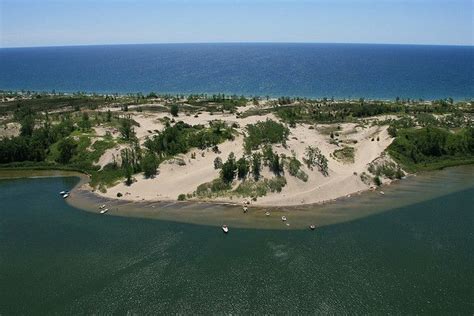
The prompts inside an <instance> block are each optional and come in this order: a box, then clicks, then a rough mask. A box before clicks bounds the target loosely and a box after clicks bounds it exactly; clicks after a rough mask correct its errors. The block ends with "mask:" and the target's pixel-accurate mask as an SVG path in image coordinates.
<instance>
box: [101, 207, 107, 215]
mask: <svg viewBox="0 0 474 316" xmlns="http://www.w3.org/2000/svg"><path fill="white" fill-rule="evenodd" d="M108 211H109V209H108V208H104V209H103V210H102V211H100V214H105V213H107V212H108Z"/></svg>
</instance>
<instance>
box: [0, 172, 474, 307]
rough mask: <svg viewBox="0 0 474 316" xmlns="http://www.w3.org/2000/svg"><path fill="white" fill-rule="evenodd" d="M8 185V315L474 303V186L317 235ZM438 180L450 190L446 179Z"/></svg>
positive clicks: (2, 287)
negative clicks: (138, 211)
mask: <svg viewBox="0 0 474 316" xmlns="http://www.w3.org/2000/svg"><path fill="white" fill-rule="evenodd" d="M76 181H77V178H73V177H66V178H37V179H15V180H0V200H1V201H2V205H1V207H0V254H1V255H0V293H1V295H0V314H2V315H3V314H5V315H8V314H46V313H47V314H53V313H57V314H71V313H73V314H91V313H101V314H103V313H119V314H125V313H126V312H131V313H140V314H145V313H157V312H166V313H171V312H172V313H204V314H208V313H249V312H255V313H282V312H292V313H295V314H296V313H333V314H342V313H344V314H362V313H369V312H370V313H374V314H381V313H384V314H386V313H392V314H407V313H411V314H414V313H420V314H434V313H435V314H439V313H443V314H466V315H467V314H470V315H472V313H473V312H474V305H473V300H472V297H473V295H472V294H473V284H474V273H473V272H474V271H473V267H474V249H473V248H474V247H473V245H474V236H473V228H474V226H473V223H474V217H473V214H474V213H473V212H474V209H473V207H472V205H473V203H474V185H473V186H471V187H470V188H468V189H464V190H462V191H458V192H454V193H450V194H448V195H446V196H443V197H440V198H435V199H431V200H428V201H424V202H421V203H417V204H413V205H409V206H405V207H401V208H398V209H394V210H391V211H388V212H385V213H381V214H377V215H373V216H369V217H366V218H363V219H358V220H355V221H351V222H347V223H343V224H336V225H330V226H325V227H322V228H319V229H318V230H316V231H313V232H312V231H309V230H300V231H298V230H291V231H286V230H257V229H237V228H234V229H232V230H231V232H230V233H229V234H228V235H224V234H222V232H221V231H220V229H219V228H217V227H210V226H200V225H191V224H178V223H172V222H166V221H158V220H150V219H138V218H126V217H116V216H100V215H97V214H93V213H88V212H84V211H81V210H78V209H75V208H72V207H70V206H69V205H68V204H66V203H65V201H64V200H62V199H61V197H60V196H59V195H58V191H60V190H62V189H64V188H71V187H73V186H74V184H75V183H76ZM439 185H441V186H442V185H443V184H442V183H440V184H439Z"/></svg>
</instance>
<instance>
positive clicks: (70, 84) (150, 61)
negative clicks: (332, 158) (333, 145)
mask: <svg viewBox="0 0 474 316" xmlns="http://www.w3.org/2000/svg"><path fill="white" fill-rule="evenodd" d="M473 72H474V47H473V46H464V47H463V46H415V45H370V44H366V45H362V44H157V45H110V46H76V47H47V48H7V49H0V89H13V90H20V89H25V90H39V91H52V90H53V89H55V90H56V91H63V92H76V91H86V92H101V93H113V92H121V93H126V92H144V93H148V92H150V91H155V92H161V93H204V92H207V93H221V92H224V93H235V94H244V95H262V96H265V95H269V96H282V95H289V96H304V97H332V96H334V97H341V98H342V97H343V98H359V97H366V98H388V99H393V98H395V97H396V96H400V97H410V98H416V99H418V98H424V99H438V98H447V97H453V98H455V99H465V98H472V97H474V77H473V75H472V74H473Z"/></svg>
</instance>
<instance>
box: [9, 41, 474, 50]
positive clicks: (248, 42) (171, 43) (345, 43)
mask: <svg viewBox="0 0 474 316" xmlns="http://www.w3.org/2000/svg"><path fill="white" fill-rule="evenodd" d="M206 44H334V45H393V46H449V47H473V46H474V43H471V44H429V43H368V42H311V41H308V42H303V41H294V42H292V41H288V42H286V41H224V42H218V41H215V42H213V41H209V42H146V43H104V44H71V45H69V44H64V45H63V44H57V45H56V44H53V45H43V46H40V45H33V46H0V49H16V48H55V47H57V48H60V47H89V46H133V45H206Z"/></svg>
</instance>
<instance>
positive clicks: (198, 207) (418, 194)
mask: <svg viewBox="0 0 474 316" xmlns="http://www.w3.org/2000/svg"><path fill="white" fill-rule="evenodd" d="M41 173H43V174H41V175H38V174H35V175H29V176H26V175H20V176H16V177H9V178H10V179H14V178H34V177H56V176H75V177H79V181H78V183H77V184H76V185H75V186H74V187H73V188H72V189H71V193H72V194H71V196H70V197H69V198H68V199H67V200H66V203H68V204H69V205H71V206H73V207H74V208H76V209H78V210H81V211H86V212H90V213H93V214H97V215H100V213H99V210H100V209H99V205H102V204H105V205H106V206H107V208H109V212H108V213H107V214H106V216H122V217H132V218H147V219H155V220H164V221H170V222H180V223H189V224H196V225H206V226H221V225H222V224H224V223H225V224H227V225H229V226H230V227H233V228H253V229H278V230H281V229H291V230H294V229H296V230H301V229H308V226H309V225H310V224H315V225H317V227H322V226H327V225H334V224H339V223H344V222H349V221H353V220H356V219H360V218H364V217H368V216H371V215H375V214H378V213H382V212H386V211H390V210H393V209H396V208H398V207H403V206H405V205H409V204H414V203H418V202H421V201H423V200H428V199H431V198H434V197H439V196H443V195H447V194H449V193H451V192H455V191H460V190H463V189H466V188H469V187H471V186H472V185H474V183H473V181H472V177H470V176H471V175H472V174H473V173H474V167H473V165H465V166H457V167H450V168H446V169H442V170H437V171H428V172H420V173H419V174H414V175H410V176H409V177H407V178H406V179H405V180H402V181H394V182H392V183H391V184H390V185H385V186H383V190H384V192H385V194H383V195H382V194H380V193H379V192H380V191H378V190H377V191H374V192H372V191H363V192H358V193H356V194H353V195H351V196H344V197H340V198H338V199H334V200H330V201H327V202H325V203H318V204H305V205H297V206H289V207H288V206H281V205H280V206H273V207H271V206H258V205H250V206H249V211H248V212H247V213H243V211H242V206H241V205H239V204H232V203H223V202H216V201H180V202H178V201H127V200H120V199H110V198H106V197H102V196H100V195H97V194H96V193H94V192H92V191H89V190H85V189H84V188H82V186H83V185H84V184H85V183H87V179H88V177H87V176H86V175H84V174H81V173H77V172H66V173H64V172H61V171H59V172H58V171H50V172H49V174H47V173H48V172H46V171H44V172H43V171H42V172H41ZM0 179H7V177H2V172H1V171H0ZM265 212H270V213H271V215H270V216H266V215H265ZM282 215H285V216H286V217H288V221H287V222H282V221H281V218H280V217H281V216H282ZM286 224H290V225H286Z"/></svg>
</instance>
